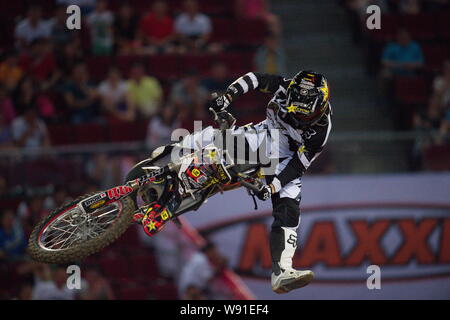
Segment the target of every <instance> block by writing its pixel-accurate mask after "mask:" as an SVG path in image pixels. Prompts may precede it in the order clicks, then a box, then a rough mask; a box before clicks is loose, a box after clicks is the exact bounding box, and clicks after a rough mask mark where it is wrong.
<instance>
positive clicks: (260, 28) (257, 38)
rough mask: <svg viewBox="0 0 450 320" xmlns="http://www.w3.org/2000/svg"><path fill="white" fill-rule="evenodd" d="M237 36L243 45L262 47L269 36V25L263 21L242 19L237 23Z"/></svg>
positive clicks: (238, 41)
mask: <svg viewBox="0 0 450 320" xmlns="http://www.w3.org/2000/svg"><path fill="white" fill-rule="evenodd" d="M236 34H237V35H239V37H238V38H237V39H236V40H237V43H239V44H241V45H246V46H247V45H252V46H257V45H261V44H262V43H263V42H264V38H265V37H266V35H267V34H268V30H267V24H266V23H265V22H264V21H263V20H257V19H241V20H238V21H237V22H236Z"/></svg>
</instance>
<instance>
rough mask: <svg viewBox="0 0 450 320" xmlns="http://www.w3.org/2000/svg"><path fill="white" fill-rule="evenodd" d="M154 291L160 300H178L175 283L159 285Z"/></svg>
mask: <svg viewBox="0 0 450 320" xmlns="http://www.w3.org/2000/svg"><path fill="white" fill-rule="evenodd" d="M152 291H153V294H154V295H155V297H156V299H158V300H175V299H177V298H178V292H177V288H176V287H175V285H174V284H173V283H165V284H157V285H156V286H154V287H153V290H152Z"/></svg>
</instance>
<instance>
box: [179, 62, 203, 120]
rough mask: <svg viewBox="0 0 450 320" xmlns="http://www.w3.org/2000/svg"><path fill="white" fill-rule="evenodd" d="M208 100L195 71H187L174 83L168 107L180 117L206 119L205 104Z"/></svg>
mask: <svg viewBox="0 0 450 320" xmlns="http://www.w3.org/2000/svg"><path fill="white" fill-rule="evenodd" d="M208 100H209V93H208V91H207V90H206V89H205V88H203V87H202V86H201V85H200V84H199V75H198V72H197V71H196V70H193V69H192V70H188V71H187V72H186V74H185V76H184V77H183V79H181V80H180V81H178V82H177V83H175V84H174V85H173V87H172V90H171V92H170V105H172V106H174V107H175V108H176V110H177V112H179V114H180V117H181V118H183V119H185V118H187V117H190V118H192V117H194V118H195V119H202V118H205V117H206V104H207V102H208Z"/></svg>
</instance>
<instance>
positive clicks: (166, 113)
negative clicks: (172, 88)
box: [146, 107, 180, 149]
mask: <svg viewBox="0 0 450 320" xmlns="http://www.w3.org/2000/svg"><path fill="white" fill-rule="evenodd" d="M177 116H178V115H177V113H176V112H175V110H174V108H171V107H165V108H162V109H161V111H160V112H159V113H158V114H157V115H156V116H154V117H153V118H152V119H151V120H150V122H149V124H148V128H147V139H146V144H147V146H148V147H149V149H152V148H154V147H155V146H160V145H165V144H167V143H170V142H171V136H172V132H173V130H175V129H177V128H179V127H180V122H179V121H178V119H177Z"/></svg>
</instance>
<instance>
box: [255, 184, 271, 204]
mask: <svg viewBox="0 0 450 320" xmlns="http://www.w3.org/2000/svg"><path fill="white" fill-rule="evenodd" d="M255 196H257V197H258V199H259V200H263V201H266V200H269V199H270V197H271V196H272V188H271V187H270V185H263V186H262V187H261V188H260V189H259V191H255Z"/></svg>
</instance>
